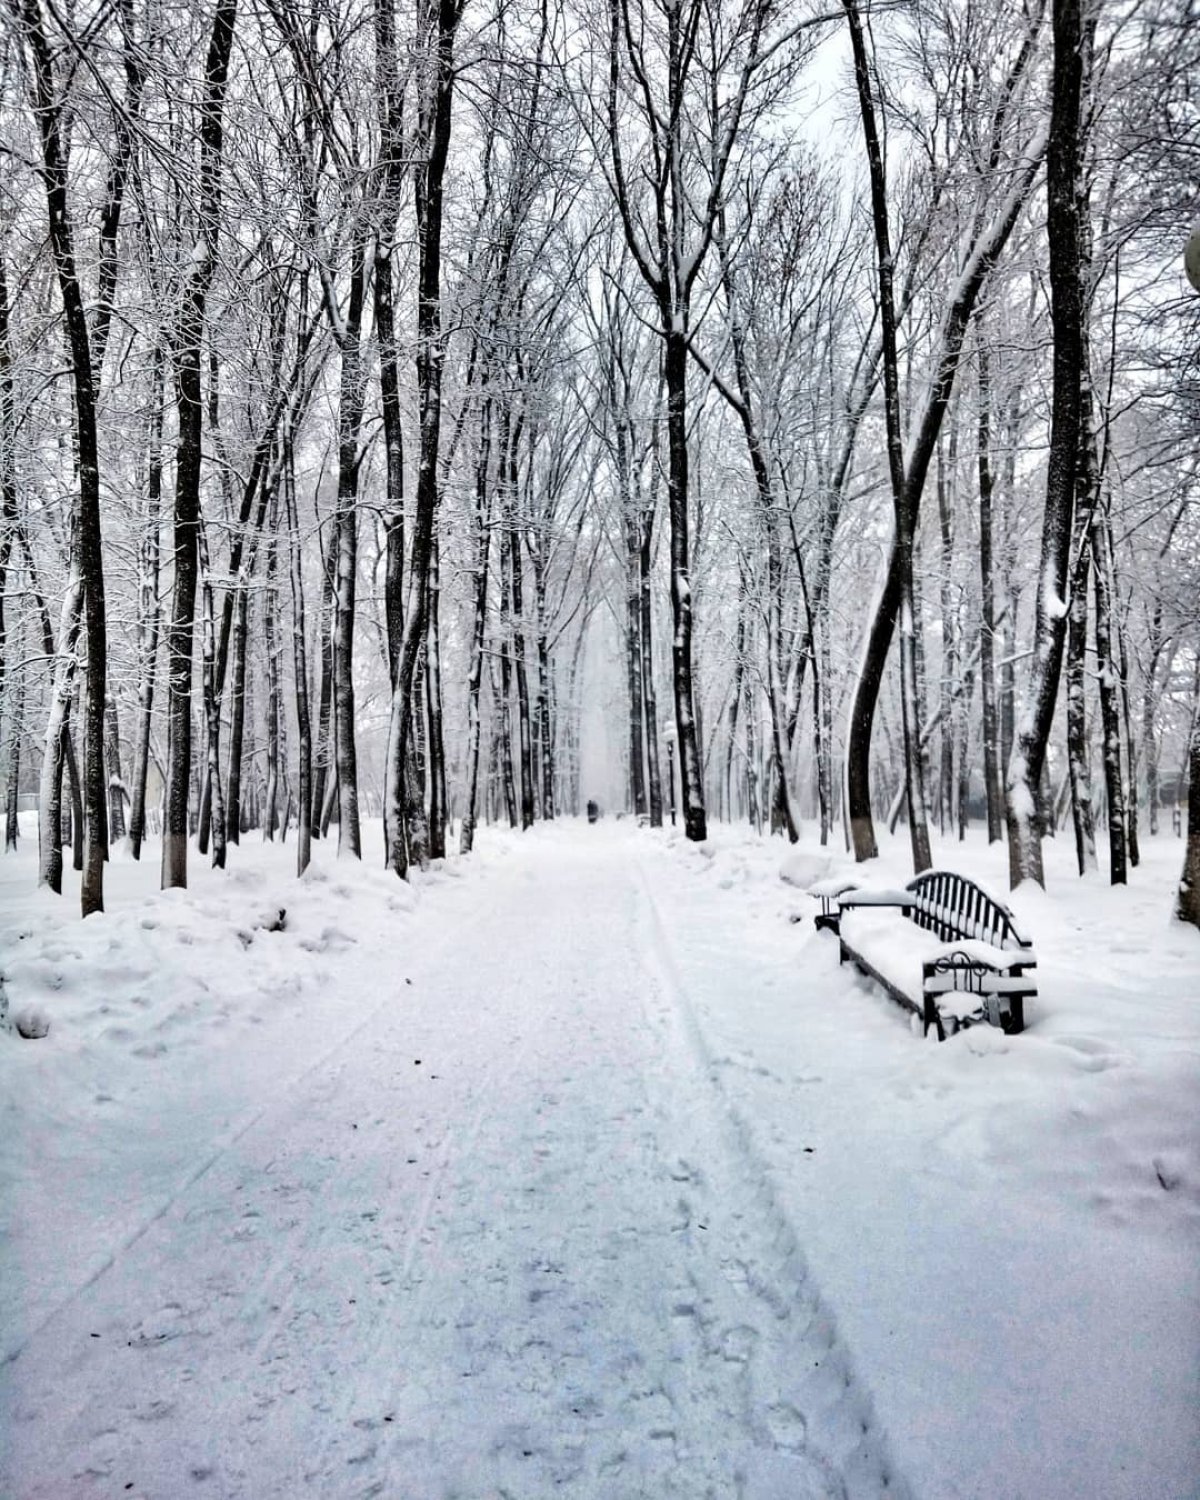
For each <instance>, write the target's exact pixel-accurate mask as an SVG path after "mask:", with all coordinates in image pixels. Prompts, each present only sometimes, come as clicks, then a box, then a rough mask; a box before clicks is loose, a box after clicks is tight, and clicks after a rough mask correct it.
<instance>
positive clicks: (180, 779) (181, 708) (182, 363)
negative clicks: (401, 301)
mask: <svg viewBox="0 0 1200 1500" xmlns="http://www.w3.org/2000/svg"><path fill="white" fill-rule="evenodd" d="M236 19H237V0H218V4H217V7H216V10H215V12H214V15H213V24H212V33H211V36H210V39H209V46H208V56H207V58H206V61H205V67H204V93H203V98H202V100H201V104H200V132H199V133H200V189H199V205H198V218H197V223H196V235H195V242H194V245H193V249H192V270H191V274H190V275H189V277H188V280H187V283H186V285H185V287H184V289H183V293H182V298H181V306H180V309H179V316H178V319H177V322H176V326H175V330H174V333H173V335H172V341H171V342H172V345H173V352H174V364H175V408H176V413H177V417H176V420H177V427H178V436H177V440H176V450H175V528H174V542H173V553H174V569H175V582H174V597H173V600H172V607H171V621H170V625H169V627H168V630H167V789H166V799H165V808H164V823H163V841H162V885H163V889H164V890H165V889H168V888H169V887H172V886H186V885H187V839H188V787H189V783H190V780H191V769H192V715H191V693H192V645H193V632H194V628H195V616H196V576H197V563H198V532H199V527H200V464H201V436H202V430H203V416H204V410H203V404H202V400H201V387H200V356H201V348H202V345H203V341H204V325H205V315H206V303H207V299H208V291H209V288H210V286H211V285H212V280H213V275H214V272H215V270H216V255H217V238H218V233H219V229H220V202H221V158H222V152H223V144H224V106H225V93H226V86H227V82H228V77H229V59H230V54H231V51H232V48H233V31H234V25H235V23H236Z"/></svg>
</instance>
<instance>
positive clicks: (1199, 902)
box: [1175, 669, 1200, 927]
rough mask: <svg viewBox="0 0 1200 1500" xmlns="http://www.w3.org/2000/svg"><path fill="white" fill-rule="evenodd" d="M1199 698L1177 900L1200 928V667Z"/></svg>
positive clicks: (1185, 917)
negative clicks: (1183, 850)
mask: <svg viewBox="0 0 1200 1500" xmlns="http://www.w3.org/2000/svg"><path fill="white" fill-rule="evenodd" d="M1196 691H1197V696H1196V701H1195V702H1194V703H1193V705H1192V732H1191V735H1190V737H1189V741H1188V758H1187V773H1188V831H1187V849H1186V851H1185V853H1184V857H1183V875H1182V877H1181V878H1180V881H1179V893H1178V895H1177V897H1176V901H1175V915H1176V916H1177V917H1178V918H1179V920H1180V921H1181V922H1190V923H1191V924H1192V926H1193V927H1200V712H1197V707H1198V706H1200V669H1198V670H1197V673H1196Z"/></svg>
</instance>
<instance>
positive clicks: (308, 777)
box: [283, 444, 313, 875]
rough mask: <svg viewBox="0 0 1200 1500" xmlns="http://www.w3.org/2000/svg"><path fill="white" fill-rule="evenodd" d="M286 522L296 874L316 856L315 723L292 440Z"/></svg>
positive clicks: (285, 475)
mask: <svg viewBox="0 0 1200 1500" xmlns="http://www.w3.org/2000/svg"><path fill="white" fill-rule="evenodd" d="M283 499H284V512H285V517H284V519H285V523H286V525H287V530H288V574H289V579H290V582H291V588H292V664H293V669H294V676H295V688H296V749H297V756H298V758H299V769H298V774H297V784H296V874H297V875H303V874H304V872H305V870H307V869H308V864H309V860H310V859H311V857H312V806H313V789H312V723H311V719H310V714H309V703H308V656H307V651H308V648H307V644H306V643H307V639H308V636H307V627H306V625H305V621H304V575H303V571H302V568H301V561H300V524H299V518H298V516H297V514H296V468H295V462H294V457H293V454H292V450H291V446H290V444H289V446H288V451H287V454H286V459H285V463H284V470H283Z"/></svg>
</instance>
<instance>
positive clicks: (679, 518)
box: [663, 315, 708, 843]
mask: <svg viewBox="0 0 1200 1500" xmlns="http://www.w3.org/2000/svg"><path fill="white" fill-rule="evenodd" d="M680 316H681V315H680ZM663 379H664V383H665V385H666V392H667V446H668V466H667V515H668V517H669V520H670V529H671V618H672V623H673V626H674V634H673V635H672V638H671V664H672V668H673V680H674V689H675V705H674V706H675V731H676V734H677V736H678V753H679V779H680V789H679V791H680V799H681V801H682V803H683V825H684V832H685V833H686V835H687V837H688V838H689V839H691V840H692V841H693V842H695V843H702V842H703V841H704V839H706V838H707V837H708V818H707V815H706V813H705V810H704V780H703V774H702V772H701V768H700V746H699V741H698V737H697V733H696V707H695V690H694V686H693V681H692V582H691V559H690V539H689V538H690V526H689V519H688V451H687V336H686V333H685V330H684V327H683V325H682V322H681V321H680V320H679V318H677V319H676V322H675V323H674V324H673V326H671V327H670V328H669V329H668V331H667V334H666V337H665V355H664V359H663Z"/></svg>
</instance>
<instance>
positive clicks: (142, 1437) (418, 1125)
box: [0, 843, 908, 1500]
mask: <svg viewBox="0 0 1200 1500" xmlns="http://www.w3.org/2000/svg"><path fill="white" fill-rule="evenodd" d="M518 857H519V858H521V859H522V860H524V859H525V858H526V856H518ZM514 892H516V897H515V898H514ZM442 894H443V896H444V902H443V907H444V909H443V911H442V912H441V913H440V914H439V921H438V923H437V930H438V933H439V934H444V935H445V936H444V938H443V939H442V940H440V941H439V940H433V941H431V942H430V944H429V945H428V947H427V948H423V949H422V952H421V953H419V954H411V955H407V954H406V955H405V962H404V972H406V973H410V974H411V975H412V976H414V984H413V986H412V987H411V988H409V987H408V986H406V985H404V984H403V982H402V980H401V977H400V971H399V970H398V969H397V965H396V960H395V955H394V954H391V953H389V952H388V951H387V950H386V948H385V946H384V941H381V946H380V950H379V954H378V964H377V976H378V982H379V984H380V985H381V987H382V994H383V997H384V1003H383V1004H381V1006H380V1008H379V1009H377V1010H376V1011H375V1012H374V1014H373V1015H372V1017H371V1018H370V1021H369V1023H368V1024H364V1025H362V1026H360V1027H359V1028H358V1029H357V1030H356V1031H355V1032H354V1033H352V1034H351V1035H349V1036H347V1037H346V1038H345V1039H344V1040H343V1041H342V1042H340V1043H339V1044H338V1045H337V1046H336V1047H334V1048H333V1049H332V1051H329V1052H327V1053H326V1054H325V1056H324V1057H322V1058H321V1059H320V1060H319V1061H318V1062H317V1063H316V1064H315V1065H313V1066H312V1067H311V1068H309V1069H308V1071H307V1072H306V1073H304V1074H303V1075H301V1077H300V1078H298V1079H297V1080H295V1081H293V1082H292V1083H291V1084H289V1085H287V1086H286V1087H284V1088H282V1090H281V1092H280V1093H279V1094H278V1095H277V1096H276V1097H275V1098H274V1099H273V1100H268V1101H266V1102H265V1104H264V1105H263V1107H262V1108H261V1111H260V1112H259V1113H258V1115H257V1116H256V1117H255V1118H252V1119H250V1120H249V1122H248V1123H246V1124H245V1125H243V1126H242V1127H241V1128H240V1130H239V1132H238V1133H237V1134H236V1135H234V1136H233V1137H231V1138H229V1139H227V1140H226V1142H225V1143H224V1145H223V1148H222V1149H221V1150H220V1151H219V1152H218V1153H217V1154H216V1155H215V1156H213V1157H212V1159H211V1160H210V1161H208V1162H207V1163H206V1164H205V1165H204V1167H202V1168H201V1169H199V1170H198V1171H197V1172H196V1173H195V1174H194V1175H193V1176H192V1177H191V1178H190V1180H188V1181H187V1182H186V1183H185V1185H184V1186H183V1187H182V1188H181V1190H180V1191H179V1192H178V1193H177V1195H175V1197H174V1198H173V1199H172V1201H170V1202H169V1203H167V1204H166V1205H165V1206H164V1207H163V1208H162V1209H161V1210H160V1212H159V1213H158V1214H157V1215H156V1216H155V1217H154V1218H153V1219H151V1220H150V1222H148V1223H147V1224H146V1225H145V1226H144V1227H143V1228H142V1229H141V1230H139V1231H138V1233H137V1234H136V1235H134V1236H133V1237H132V1238H131V1239H128V1240H127V1241H126V1243H125V1244H124V1246H123V1248H121V1249H120V1250H119V1251H117V1252H116V1253H115V1255H114V1256H113V1257H112V1259H111V1262H110V1263H109V1264H108V1266H107V1267H106V1268H105V1269H104V1270H103V1271H101V1272H100V1273H99V1274H98V1275H96V1276H95V1277H93V1278H92V1279H91V1280H90V1281H89V1282H88V1283H87V1284H86V1285H84V1286H81V1287H80V1288H78V1289H77V1290H76V1292H75V1293H74V1294H73V1295H72V1297H71V1298H70V1299H68V1301H67V1303H66V1304H65V1305H64V1306H62V1307H60V1309H59V1310H58V1312H57V1313H55V1314H54V1316H53V1317H52V1318H51V1319H50V1320H49V1321H48V1322H47V1323H46V1324H44V1325H43V1326H42V1327H41V1328H40V1329H38V1330H36V1331H35V1332H34V1333H33V1335H32V1336H31V1337H30V1339H29V1341H28V1343H27V1345H26V1347H25V1348H24V1349H23V1351H22V1352H21V1353H20V1355H19V1357H17V1358H16V1359H15V1360H13V1361H12V1362H11V1363H9V1364H8V1365H7V1367H5V1368H4V1369H3V1370H0V1432H4V1433H5V1434H6V1444H5V1451H4V1453H3V1454H0V1494H3V1495H5V1496H7V1497H12V1500H37V1497H54V1500H61V1497H63V1496H81V1497H82V1496H91V1495H106V1496H107V1495H113V1496H117V1495H123V1494H129V1495H133V1496H135V1497H136V1496H144V1497H147V1500H149V1497H156V1500H172V1497H175V1496H180V1495H187V1494H192V1493H194V1494H196V1495H197V1497H198V1500H199V1497H201V1496H203V1495H204V1494H213V1495H220V1496H222V1497H228V1500H234V1497H246V1500H271V1497H285V1496H294V1495H297V1494H303V1493H311V1494H314V1495H320V1496H328V1497H340V1496H375V1495H378V1496H384V1497H390V1496H396V1497H401V1496H403V1497H414V1500H416V1497H419V1500H423V1497H435V1496H436V1497H448V1500H449V1497H461V1500H467V1497H476V1496H478V1497H482V1496H485V1495H486V1496H499V1497H513V1500H517V1497H521V1500H536V1497H539V1496H542V1495H550V1494H556V1493H563V1494H566V1495H575V1496H597V1497H615V1500H617V1497H619V1500H624V1497H636V1496H645V1497H650V1500H660V1497H661V1500H668V1497H673V1496H679V1497H688V1500H699V1497H713V1500H733V1497H741V1500H784V1497H787V1500H857V1497H866V1496H878V1495H882V1494H895V1495H900V1496H904V1495H907V1494H908V1489H907V1487H906V1485H905V1484H904V1482H903V1481H902V1479H900V1478H899V1477H897V1475H896V1474H895V1472H894V1468H893V1466H892V1463H891V1460H890V1457H889V1453H888V1444H887V1440H886V1437H885V1435H884V1434H883V1433H882V1432H881V1431H880V1430H879V1427H878V1424H877V1423H876V1421H875V1419H874V1416H873V1412H872V1405H871V1400H870V1397H869V1394H868V1393H867V1392H866V1391H865V1390H864V1388H863V1386H862V1385H861V1383H860V1381H859V1380H858V1378H857V1376H856V1373H855V1370H854V1367H853V1362H852V1360H851V1357H850V1354H849V1352H848V1351H847V1350H846V1348H845V1347H844V1346H843V1344H842V1342H841V1340H840V1338H839V1336H838V1331H837V1325H836V1322H835V1320H834V1317H833V1316H832V1313H831V1311H830V1310H829V1309H828V1307H826V1306H825V1304H824V1303H823V1301H822V1299H821V1297H820V1294H819V1292H818V1290H817V1289H816V1288H815V1287H814V1286H813V1285H812V1281H811V1278H810V1276H809V1275H808V1273H807V1271H806V1269H805V1265H804V1258H803V1254H802V1251H801V1248H800V1246H799V1245H798V1244H797V1242H796V1237H795V1234H794V1232H793V1230H792V1229H791V1226H790V1225H789V1223H788V1221H787V1218H786V1216H785V1215H784V1213H783V1212H782V1210H781V1208H780V1207H779V1204H778V1203H777V1201H776V1199H775V1197H774V1195H773V1192H772V1189H771V1185H770V1180H769V1177H768V1175H767V1173H766V1171H765V1169H764V1167H763V1165H762V1163H761V1161H760V1160H759V1159H758V1158H757V1156H756V1154H755V1152H754V1149H753V1146H752V1143H751V1142H750V1140H749V1137H748V1135H747V1133H746V1132H745V1131H743V1130H742V1129H741V1128H740V1127H739V1122H738V1119H737V1117H736V1115H735V1114H734V1112H733V1111H732V1109H731V1108H730V1106H729V1105H728V1103H727V1101H726V1099H725V1096H724V1094H723V1091H722V1086H721V1082H720V1075H719V1069H718V1068H717V1067H716V1066H715V1065H714V1063H713V1059H712V1058H711V1057H710V1056H709V1055H708V1054H707V1051H706V1049H705V1045H704V1042H703V1038H702V1036H701V1033H700V1030H699V1028H698V1026H697V1024H696V1021H695V1017H694V1014H693V1011H692V1008H691V1005H690V1002H689V999H688V996H687V993H686V991H685V988H684V986H683V985H682V983H681V982H680V980H679V977H678V973H677V970H676V968H675V965H674V963H673V960H672V956H671V949H670V936H669V934H668V933H667V932H666V931H665V929H664V926H663V922H662V918H661V916H660V914H659V913H658V911H657V908H656V907H655V903H654V898H653V894H652V890H651V886H650V883H649V882H648V881H647V880H646V879H645V878H644V876H643V875H642V874H641V872H640V871H638V870H636V869H631V868H630V866H629V850H628V847H627V846H625V845H622V844H617V845H608V846H606V845H604V844H600V843H598V844H597V845H596V846H595V847H594V848H591V849H580V848H578V847H576V848H570V847H554V846H543V847H541V848H540V849H539V850H537V852H536V855H535V856H534V857H532V858H529V861H528V864H527V866H526V869H525V871H524V881H523V882H522V881H521V880H510V881H506V882H505V883H504V884H503V886H502V887H500V886H495V887H493V886H489V885H487V884H486V883H483V882H480V883H473V884H472V885H471V886H469V887H463V888H459V889H453V888H448V889H445V890H444V892H443V893H442ZM356 959H357V965H358V967H357V969H356V970H355V971H354V982H356V983H357V982H361V981H362V978H363V976H364V956H363V955H362V954H361V953H360V954H358V955H357V956H356ZM389 996H390V998H391V1000H392V1001H393V1002H394V1003H392V1004H388V1003H386V1002H387V998H388V997H389Z"/></svg>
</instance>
